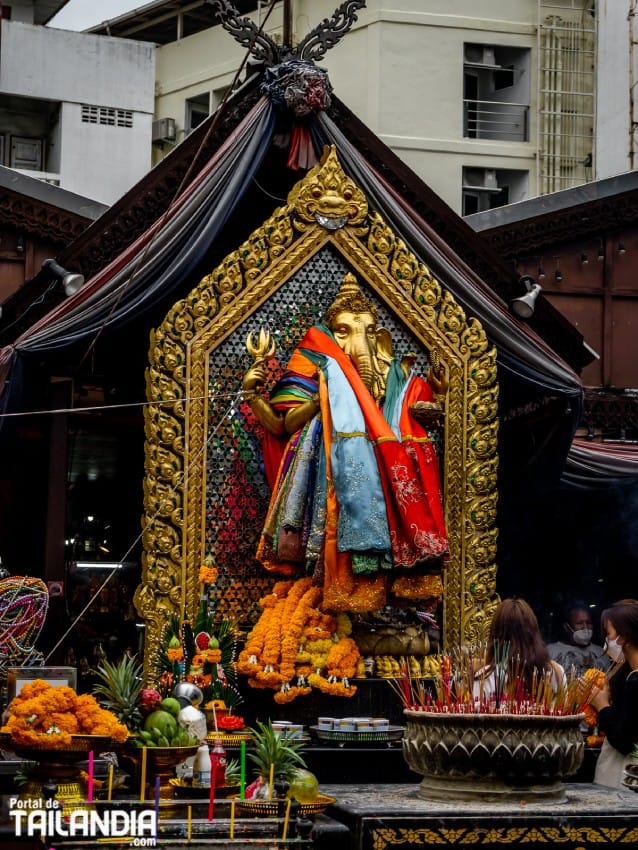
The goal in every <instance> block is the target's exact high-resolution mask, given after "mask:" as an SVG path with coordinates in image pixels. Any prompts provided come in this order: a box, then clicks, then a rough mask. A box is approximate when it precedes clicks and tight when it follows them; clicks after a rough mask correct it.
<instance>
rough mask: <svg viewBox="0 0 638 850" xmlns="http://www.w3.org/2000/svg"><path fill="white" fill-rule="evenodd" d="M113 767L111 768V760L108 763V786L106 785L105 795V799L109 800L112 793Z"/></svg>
mask: <svg viewBox="0 0 638 850" xmlns="http://www.w3.org/2000/svg"><path fill="white" fill-rule="evenodd" d="M113 769H114V768H113V762H111V764H110V765H109V786H108V793H107V795H106V799H107V800H108V801H109V802H110V801H111V796H112V794H113Z"/></svg>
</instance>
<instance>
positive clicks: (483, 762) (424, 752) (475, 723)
mask: <svg viewBox="0 0 638 850" xmlns="http://www.w3.org/2000/svg"><path fill="white" fill-rule="evenodd" d="M404 715H405V718H406V729H405V734H404V737H403V756H404V758H405V761H406V762H407V764H408V767H410V768H411V769H412V770H413V771H415V772H416V773H419V774H421V775H422V776H423V780H422V782H421V785H420V786H419V796H420V797H424V798H425V799H430V800H431V799H446V800H449V799H462V800H468V799H483V800H490V799H499V800H500V799H512V798H516V799H520V797H521V795H524V796H525V797H526V798H527V799H537V798H542V799H548V798H549V799H561V798H562V797H564V794H565V789H564V786H563V783H562V780H563V778H564V777H566V776H571V775H572V774H574V773H576V771H577V770H578V768H579V767H580V765H581V764H582V761H583V756H584V749H585V745H584V740H583V735H582V733H581V731H580V723H581V721H582V719H583V715H582V714H575V715H564V716H558V715H541V714H529V715H525V714H478V713H477V714H460V713H459V714H457V713H454V712H450V713H447V712H445V713H443V712H433V711H412V710H410V709H405V711H404Z"/></svg>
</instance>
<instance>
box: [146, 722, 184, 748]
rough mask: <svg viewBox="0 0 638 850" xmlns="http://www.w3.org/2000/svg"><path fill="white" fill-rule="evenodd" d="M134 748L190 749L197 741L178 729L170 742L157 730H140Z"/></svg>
mask: <svg viewBox="0 0 638 850" xmlns="http://www.w3.org/2000/svg"><path fill="white" fill-rule="evenodd" d="M134 743H135V746H136V747H139V748H142V747H192V746H194V745H195V744H198V743H199V741H198V739H197V738H196V737H195V736H194V735H189V734H188V732H187V730H186V729H184V728H183V727H179V728H178V730H177V732H175V734H174V735H173V736H172V737H171V738H170V740H169V739H168V738H167V737H166V735H164V734H163V733H162V732H161V731H160V730H159V729H157V728H153V729H140V731H139V733H138V737H137V738H135V741H134Z"/></svg>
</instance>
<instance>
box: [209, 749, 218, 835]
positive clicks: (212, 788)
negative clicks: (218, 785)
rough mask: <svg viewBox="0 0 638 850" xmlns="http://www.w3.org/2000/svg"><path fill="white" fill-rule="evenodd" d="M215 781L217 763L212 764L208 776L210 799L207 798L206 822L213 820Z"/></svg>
mask: <svg viewBox="0 0 638 850" xmlns="http://www.w3.org/2000/svg"><path fill="white" fill-rule="evenodd" d="M216 780H217V763H216V762H213V769H212V771H211V775H210V797H209V798H208V820H209V822H210V821H212V819H213V809H214V806H215V781H216Z"/></svg>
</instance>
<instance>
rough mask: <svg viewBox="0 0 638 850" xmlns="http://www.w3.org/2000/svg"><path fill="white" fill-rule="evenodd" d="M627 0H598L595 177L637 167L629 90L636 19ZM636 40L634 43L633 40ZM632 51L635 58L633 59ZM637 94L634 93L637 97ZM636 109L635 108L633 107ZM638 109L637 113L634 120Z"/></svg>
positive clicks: (634, 65) (631, 82)
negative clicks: (631, 13) (630, 11)
mask: <svg viewBox="0 0 638 850" xmlns="http://www.w3.org/2000/svg"><path fill="white" fill-rule="evenodd" d="M632 5H633V6H635V5H636V4H635V2H634V3H630V2H628V0H598V3H597V14H598V98H597V105H596V178H597V179H599V180H600V179H603V178H605V177H613V176H614V175H616V174H622V173H623V172H625V171H630V170H633V169H634V168H635V167H636V158H635V153H636V151H635V139H632V135H631V132H630V126H631V101H630V97H629V93H630V89H631V87H632V85H633V84H635V77H634V80H632V78H631V75H632V62H633V68H634V71H633V73H634V75H635V73H636V71H637V70H638V66H637V65H636V62H637V61H638V56H637V55H636V32H635V30H636V26H637V25H636V21H635V18H634V17H628V12H629V7H630V6H632ZM631 41H633V44H632V43H631ZM632 53H633V54H634V55H633V60H632ZM635 97H636V95H635V93H634V98H635ZM634 110H635V107H634ZM637 118H638V112H635V114H634V120H636V119H637Z"/></svg>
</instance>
